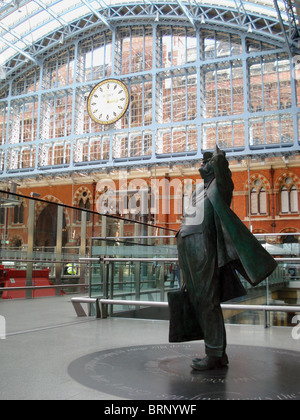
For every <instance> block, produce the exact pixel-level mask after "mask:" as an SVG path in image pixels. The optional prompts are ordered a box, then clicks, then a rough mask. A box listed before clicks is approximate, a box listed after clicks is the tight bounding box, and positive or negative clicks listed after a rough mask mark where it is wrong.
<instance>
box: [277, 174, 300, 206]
mask: <svg viewBox="0 0 300 420" xmlns="http://www.w3.org/2000/svg"><path fill="white" fill-rule="evenodd" d="M280 204H281V213H282V214H294V213H295V214H297V213H299V194H298V191H297V188H296V187H295V185H294V181H293V179H292V178H291V177H287V178H286V179H285V180H284V182H283V183H282V187H281V190H280Z"/></svg>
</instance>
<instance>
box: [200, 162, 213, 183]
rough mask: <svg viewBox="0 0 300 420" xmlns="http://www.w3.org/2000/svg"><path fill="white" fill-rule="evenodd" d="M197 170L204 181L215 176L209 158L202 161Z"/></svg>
mask: <svg viewBox="0 0 300 420" xmlns="http://www.w3.org/2000/svg"><path fill="white" fill-rule="evenodd" d="M199 172H200V175H201V178H202V179H203V180H204V182H205V183H206V182H209V181H211V180H212V179H214V177H215V173H214V168H213V167H212V164H211V163H210V160H209V161H205V162H203V164H202V166H201V168H200V169H199Z"/></svg>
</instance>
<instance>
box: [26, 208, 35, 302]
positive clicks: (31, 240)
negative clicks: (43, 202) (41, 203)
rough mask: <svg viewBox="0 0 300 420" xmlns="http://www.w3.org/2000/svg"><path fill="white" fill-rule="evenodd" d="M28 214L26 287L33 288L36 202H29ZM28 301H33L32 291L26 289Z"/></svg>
mask: <svg viewBox="0 0 300 420" xmlns="http://www.w3.org/2000/svg"><path fill="white" fill-rule="evenodd" d="M28 207H29V212H28V223H27V226H28V233H27V237H28V245H27V260H28V262H27V270H26V286H32V272H33V262H32V260H33V244H34V210H35V201H34V200H29V206H28ZM26 299H32V290H30V289H26Z"/></svg>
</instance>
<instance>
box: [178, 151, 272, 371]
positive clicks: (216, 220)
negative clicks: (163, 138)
mask: <svg viewBox="0 0 300 420" xmlns="http://www.w3.org/2000/svg"><path fill="white" fill-rule="evenodd" d="M200 174H201V177H202V178H203V180H204V183H202V184H200V185H198V186H197V188H196V190H195V192H194V193H193V195H192V199H191V203H190V206H189V208H188V209H187V212H186V215H185V217H184V220H183V223H182V226H181V228H180V230H179V232H178V234H177V247H178V254H179V264H180V268H181V270H182V274H183V281H184V284H185V287H186V288H187V290H188V292H189V296H190V301H191V304H192V306H193V308H194V313H195V316H196V318H197V321H198V323H199V326H200V328H201V330H202V332H203V338H204V341H205V350H206V357H205V358H204V359H195V360H193V363H192V368H193V369H195V370H200V371H202V370H211V369H216V368H219V367H222V366H226V365H228V363H229V362H228V357H227V354H226V346H227V343H226V331H225V325H224V318H223V314H222V310H221V303H222V302H225V301H228V300H230V299H233V298H236V297H240V296H243V295H245V294H246V291H245V289H244V288H243V286H242V284H241V282H240V280H239V277H238V275H237V272H236V271H238V272H239V273H240V274H241V275H242V276H243V277H244V278H245V279H246V280H247V281H248V282H249V283H250V284H251V285H252V286H256V285H257V284H259V283H260V282H261V281H263V280H264V279H265V278H266V277H268V276H269V275H270V274H271V273H272V272H273V271H274V269H275V268H276V266H277V263H276V261H275V260H274V259H273V258H272V257H271V256H270V254H269V253H268V252H267V251H266V250H265V249H264V248H263V247H262V246H261V245H260V243H259V242H258V241H257V239H256V238H255V237H254V236H253V235H252V234H251V232H250V231H249V230H248V229H247V227H246V226H245V225H244V224H243V223H242V222H241V221H240V219H239V218H238V217H237V216H236V215H235V214H234V213H233V211H232V210H231V209H230V205H231V201H232V195H233V190H234V185H233V181H232V175H231V171H230V170H229V164H228V161H227V159H226V156H225V153H224V152H222V151H221V150H220V149H219V148H218V147H217V148H216V150H215V152H214V153H205V154H204V159H203V164H202V167H201V168H200Z"/></svg>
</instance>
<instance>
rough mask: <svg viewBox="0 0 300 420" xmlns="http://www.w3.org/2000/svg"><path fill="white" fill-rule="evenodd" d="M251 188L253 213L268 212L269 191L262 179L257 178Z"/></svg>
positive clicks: (251, 208)
mask: <svg viewBox="0 0 300 420" xmlns="http://www.w3.org/2000/svg"><path fill="white" fill-rule="evenodd" d="M251 187H252V188H251V190H250V211H251V215H253V216H255V215H266V214H268V201H267V200H268V198H267V191H266V189H265V187H264V185H263V183H262V181H261V180H259V179H257V180H255V181H254V182H253V183H252V185H251Z"/></svg>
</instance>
